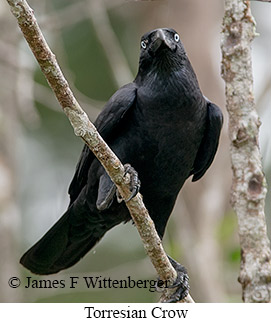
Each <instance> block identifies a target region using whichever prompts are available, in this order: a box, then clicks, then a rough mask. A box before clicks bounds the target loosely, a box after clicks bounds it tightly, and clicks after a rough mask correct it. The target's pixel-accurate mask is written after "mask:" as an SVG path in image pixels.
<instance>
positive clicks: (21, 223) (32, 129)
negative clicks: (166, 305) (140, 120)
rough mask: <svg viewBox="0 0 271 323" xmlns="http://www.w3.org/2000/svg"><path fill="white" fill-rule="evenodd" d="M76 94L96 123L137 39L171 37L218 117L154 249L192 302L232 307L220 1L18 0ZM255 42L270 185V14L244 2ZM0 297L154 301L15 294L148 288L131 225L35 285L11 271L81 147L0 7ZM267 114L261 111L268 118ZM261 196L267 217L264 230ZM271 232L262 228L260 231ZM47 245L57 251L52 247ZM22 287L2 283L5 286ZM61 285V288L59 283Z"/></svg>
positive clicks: (44, 222) (56, 199) (134, 61)
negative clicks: (105, 281)
mask: <svg viewBox="0 0 271 323" xmlns="http://www.w3.org/2000/svg"><path fill="white" fill-rule="evenodd" d="M29 4H30V5H31V6H32V7H33V8H34V10H35V14H36V17H37V19H38V22H39V24H40V26H41V29H42V31H43V33H44V34H45V37H46V39H47V41H48V42H49V45H50V47H51V49H52V50H53V52H54V53H55V54H56V57H57V59H58V62H59V64H60V66H61V68H62V70H63V72H64V74H65V76H66V77H67V79H68V81H69V83H70V86H71V88H72V89H73V91H74V93H75V96H76V97H77V99H78V100H79V102H80V103H81V105H82V107H83V108H84V109H85V111H86V112H87V113H88V115H89V117H90V119H91V120H93V121H94V120H95V118H96V116H97V115H98V113H99V111H100V110H101V109H102V107H103V105H104V103H105V102H106V101H107V100H108V99H109V97H110V96H111V95H112V94H113V93H114V92H115V91H116V90H117V89H118V88H119V87H120V86H121V85H123V84H125V83H128V82H130V81H131V80H133V78H134V77H135V75H136V72H137V66H138V59H139V47H140V37H141V36H142V34H144V33H145V32H147V31H149V30H151V29H154V28H158V27H172V28H174V29H176V30H177V31H178V32H179V34H180V37H181V39H182V41H183V43H184V45H185V48H186V50H187V53H188V56H189V57H190V60H191V62H192V65H193V66H194V69H195V71H196V74H197V76H198V79H199V83H200V86H201V88H202V91H203V92H204V94H205V95H206V96H207V97H209V98H210V99H211V100H212V101H214V102H216V103H217V104H218V105H219V106H220V107H221V108H222V109H223V113H224V116H225V124H224V128H223V133H222V138H221V143H220V146H219V151H218V154H217V156H216V159H215V162H214V163H213V165H212V167H211V169H210V170H209V171H208V172H207V174H206V175H205V176H204V178H203V179H202V180H200V181H199V182H197V183H193V184H191V182H190V180H188V181H187V183H186V185H185V187H184V188H183V190H182V192H181V193H180V195H179V198H178V200H177V203H176V207H175V209H174V212H173V215H172V216H171V219H170V221H169V224H168V228H167V232H166V235H165V238H164V246H165V249H166V251H167V253H168V254H170V255H171V256H172V257H173V258H175V259H176V260H178V261H179V262H181V263H182V264H183V265H185V266H186V267H187V269H188V272H189V274H190V283H191V295H192V296H193V298H194V299H195V301H197V302H239V301H241V288H240V285H239V284H238V282H237V278H238V273H239V260H240V250H239V244H238V231H237V220H236V216H235V214H234V212H233V211H232V209H231V208H230V206H229V199H230V185H231V168H230V159H229V143H228V136H227V115H226V112H225V107H224V84H223V81H222V80H221V77H220V59H221V58H220V55H221V54H220V31H221V22H222V17H223V1H217V0H206V1H201V0H193V1H189V0H180V1H177V0H176V1H174V0H169V1H124V0H107V1H106V0H79V1H78V0H77V1H75V0H65V1H64V0H61V1H60V0H47V1H37V0H32V1H29ZM252 11H253V14H254V16H255V18H256V21H257V30H258V32H259V33H260V36H259V37H257V39H255V41H254V42H253V68H254V81H255V96H256V102H257V107H258V112H259V114H260V116H261V120H262V127H261V137H260V143H261V149H262V154H263V162H264V169H265V173H266V177H267V180H268V182H270V176H271V145H270V139H269V138H270V136H271V128H270V118H271V109H270V102H271V100H270V99H271V89H270V88H271V87H270V85H271V73H270V72H271V61H270V56H271V42H270V31H271V21H270V16H271V6H270V5H268V4H264V3H252ZM0 28H1V34H0V75H1V77H0V300H1V301H2V302H153V301H157V300H158V296H159V295H158V294H157V293H152V292H149V290H148V289H139V288H134V289H94V290H90V289H89V290H88V289H87V288H86V287H85V286H84V284H79V285H78V286H76V288H74V289H70V288H69V287H66V288H63V289H60V288H57V289H54V288H47V289H37V288H24V284H25V283H26V277H28V276H31V277H32V278H33V279H50V280H54V279H56V280H62V279H64V280H65V281H66V282H68V281H69V277H70V276H78V277H80V278H82V277H83V276H102V278H104V277H105V278H107V277H110V278H111V279H126V278H127V277H128V276H131V278H132V279H135V280H138V279H143V280H144V279H156V276H155V272H154V270H153V267H152V265H151V263H150V261H149V259H148V258H147V257H146V255H145V252H144V250H143V247H142V244H141V241H140V238H139V236H138V233H137V231H136V229H135V228H134V227H133V225H132V224H131V223H128V224H125V225H120V226H118V227H116V228H114V229H113V230H111V231H110V232H109V233H108V234H107V235H106V236H105V237H104V238H103V240H102V241H101V242H100V243H99V244H98V245H97V246H96V247H95V248H94V250H92V251H91V252H90V253H89V254H88V255H87V256H86V257H84V258H83V260H82V261H80V262H79V263H78V264H76V265H75V266H73V267H72V268H70V269H68V270H65V271H63V272H61V273H59V274H56V275H53V276H48V277H46V276H45V277H38V276H35V275H32V274H31V273H30V272H28V271H27V270H25V269H24V268H22V266H20V265H19V263H18V261H19V258H20V256H21V255H22V253H23V252H24V251H25V250H26V249H27V248H29V247H30V246H31V245H32V244H33V243H34V242H35V241H37V240H38V239H39V238H40V237H41V236H42V235H43V233H45V232H46V231H47V229H48V228H49V227H51V225H52V224H53V223H54V222H55V221H56V220H57V219H58V218H59V217H60V216H61V215H62V214H63V213H64V211H65V209H66V207H67V204H68V194H67V188H68V185H69V182H70V180H71V178H72V176H73V173H74V169H75V165H76V163H77V161H78V157H79V154H80V151H81V149H82V147H83V143H82V142H81V141H80V139H78V138H77V137H76V136H75V135H74V133H73V130H72V127H71V126H70V124H69V122H68V120H67V118H66V116H65V115H64V114H63V112H62V111H61V108H60V107H59V106H58V104H57V102H56V100H55V98H54V96H53V94H52V92H51V91H50V89H49V88H48V86H47V84H46V81H45V79H44V77H43V75H42V73H41V72H40V70H39V68H38V66H37V63H36V62H35V60H34V58H33V55H32V54H31V53H30V50H29V49H28V47H27V45H26V43H25V41H24V39H23V38H22V35H21V33H20V31H19V30H18V28H17V25H16V21H15V19H14V18H13V16H12V15H11V13H10V12H9V8H8V5H7V4H6V3H5V2H1V4H0ZM268 108H269V109H268ZM270 213H271V204H270V191H269V193H268V197H267V203H266V217H267V222H268V226H269V227H268V228H269V230H270ZM269 232H270V231H269ZM56 247H57V246H56ZM13 276H16V277H20V279H21V281H22V286H21V287H19V288H17V289H12V288H10V287H9V286H8V279H9V278H10V277H13ZM67 285H68V283H67Z"/></svg>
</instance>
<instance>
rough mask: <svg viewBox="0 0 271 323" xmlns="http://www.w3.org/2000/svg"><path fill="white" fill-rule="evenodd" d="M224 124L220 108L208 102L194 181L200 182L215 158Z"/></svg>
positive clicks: (193, 172)
mask: <svg viewBox="0 0 271 323" xmlns="http://www.w3.org/2000/svg"><path fill="white" fill-rule="evenodd" d="M222 124H223V115H222V112H221V110H220V109H219V107H218V106H216V105H215V104H214V103H212V102H210V101H209V100H207V120H206V129H205V134H204V137H203V139H202V141H201V144H200V147H199V150H198V152H197V156H196V159H195V161H194V165H193V170H192V172H191V175H192V174H193V175H194V176H193V178H192V181H193V182H195V181H197V180H199V179H200V178H201V177H202V176H203V175H204V174H205V172H206V171H207V169H208V168H209V166H210V165H211V164H212V161H213V159H214V157H215V154H216V150H217V146H218V141H219V136H220V131H221V128H222Z"/></svg>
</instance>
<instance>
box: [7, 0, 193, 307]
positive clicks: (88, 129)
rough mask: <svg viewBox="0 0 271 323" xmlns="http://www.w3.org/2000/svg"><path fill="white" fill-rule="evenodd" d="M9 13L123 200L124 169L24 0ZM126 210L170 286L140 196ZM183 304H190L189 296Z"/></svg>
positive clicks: (171, 273) (13, 2) (168, 269)
mask: <svg viewBox="0 0 271 323" xmlns="http://www.w3.org/2000/svg"><path fill="white" fill-rule="evenodd" d="M7 2H8V3H9V5H10V8H11V12H12V13H13V15H14V16H15V18H16V19H17V22H18V24H19V27H20V28H21V31H22V33H23V35H24V37H25V39H26V41H27V42H28V45H29V47H30V48H31V50H32V52H33V54H34V56H35V57H36V59H37V61H38V63H39V65H40V68H41V70H42V72H43V73H44V75H45V77H46V79H47V81H48V83H49V85H50V86H51V88H52V90H53V91H54V93H55V95H56V97H57V99H58V101H59V103H60V105H61V107H62V109H63V110H64V112H65V114H66V115H67V117H68V118H69V120H70V122H71V124H72V126H73V128H74V132H75V135H76V136H79V137H81V138H82V139H83V140H84V142H85V143H86V144H87V145H88V147H89V148H90V149H91V150H92V152H93V153H94V155H95V156H96V157H97V159H98V160H99V161H100V162H101V164H102V165H103V167H104V168H105V170H106V171H107V173H108V174H109V176H110V177H111V179H112V181H113V182H114V183H115V184H116V186H117V188H118V190H119V192H120V193H121V195H122V197H123V198H124V199H127V198H128V197H129V195H130V191H129V186H128V184H127V183H126V179H125V175H124V167H123V165H122V164H121V162H120V160H119V159H118V158H117V156H116V155H115V154H114V153H113V152H112V151H111V149H110V148H109V147H108V145H107V144H106V143H105V142H104V140H103V139H102V137H101V136H100V135H99V133H98V132H97V130H96V128H95V127H94V125H93V124H92V123H91V122H90V121H89V119H88V117H87V115H86V113H85V112H84V111H83V110H82V108H81V107H80V105H79V103H78V102H77V100H76V99H75V97H74V95H73V93H72V91H71V89H70V87H69V85H68V82H67V80H66V79H65V77H64V75H63V73H62V71H61V69H60V67H59V65H58V63H57V60H56V57H55V55H54V54H53V53H52V51H51V50H50V48H49V46H48V44H47V42H46V40H45V38H44V36H43V34H42V32H41V30H40V28H39V26H38V24H37V21H36V18H35V16H34V14H33V10H32V9H31V8H30V7H29V5H28V3H27V2H26V1H25V0H7ZM126 204H127V208H128V209H129V211H130V214H131V216H132V219H133V220H134V223H135V224H136V227H137V229H138V231H139V234H140V236H141V239H142V241H143V245H144V248H145V250H146V252H147V254H148V256H149V257H150V259H151V261H152V264H153V266H154V267H155V269H156V271H157V273H158V276H159V278H160V279H161V280H163V281H169V282H170V283H173V282H174V281H175V280H176V277H177V274H176V271H175V270H174V268H173V267H172V265H171V263H170V262H169V260H168V257H167V255H166V253H165V251H164V249H163V247H162V243H161V240H160V238H159V236H158V234H157V232H156V230H155V226H154V223H153V221H152V220H151V218H150V216H149V214H148V211H147V210H146V208H145V206H144V204H143V200H142V197H141V195H140V194H137V196H136V197H135V198H133V199H132V200H131V201H129V202H128V203H126ZM174 291H175V290H174V289H165V291H164V292H163V294H162V301H166V300H167V299H169V298H170V295H171V294H173V293H174ZM185 301H186V302H193V300H192V298H191V296H190V295H188V296H187V297H186V299H185Z"/></svg>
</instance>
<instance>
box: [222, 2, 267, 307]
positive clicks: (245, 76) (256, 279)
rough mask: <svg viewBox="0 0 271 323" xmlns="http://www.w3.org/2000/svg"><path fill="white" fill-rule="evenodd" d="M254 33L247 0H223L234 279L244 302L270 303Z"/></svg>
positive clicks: (223, 42)
mask: <svg viewBox="0 0 271 323" xmlns="http://www.w3.org/2000/svg"><path fill="white" fill-rule="evenodd" d="M255 35H256V33H255V21H254V19H253V17H252V15H251V12H250V4H249V1H244V0H225V16H224V22H223V31H222V43H221V48H222V55H223V59H222V76H223V78H224V80H225V84H226V107H227V110H228V113H229V133H230V140H231V162H232V169H233V183H232V198H231V202H232V205H233V208H234V210H235V211H236V213H237V217H238V226H239V237H240V245H241V269H240V276H239V282H240V283H241V285H242V289H243V300H244V301H245V302H270V301H271V251H270V241H269V239H268V236H267V230H266V222H265V214H264V204H265V196H266V191H267V188H266V180H265V177H264V174H263V170H262V164H261V155H260V151H259V143H258V136H259V126H260V120H259V117H258V115H257V112H256V107H255V102H254V95H253V76H252V66H251V42H252V40H253V38H254V37H255Z"/></svg>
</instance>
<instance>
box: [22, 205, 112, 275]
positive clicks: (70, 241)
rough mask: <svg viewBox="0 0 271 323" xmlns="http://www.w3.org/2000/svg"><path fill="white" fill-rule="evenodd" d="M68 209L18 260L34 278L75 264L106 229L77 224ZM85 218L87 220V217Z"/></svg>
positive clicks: (71, 210) (92, 225) (71, 209)
mask: <svg viewBox="0 0 271 323" xmlns="http://www.w3.org/2000/svg"><path fill="white" fill-rule="evenodd" d="M73 212H74V210H73V208H72V207H70V208H69V209H68V210H67V211H66V213H65V214H64V215H63V216H62V217H61V218H60V219H59V220H58V222H57V223H56V224H55V225H54V226H53V227H52V228H51V229H50V230H49V231H48V232H47V233H46V234H45V235H44V236H43V237H42V238H41V239H40V240H39V241H38V242H37V243H36V244H35V245H34V246H33V247H31V248H30V249H29V250H28V251H27V252H26V253H25V254H24V255H23V256H22V258H21V259H20V263H21V264H22V265H23V266H25V267H26V268H28V269H29V270H30V271H32V272H33V273H35V274H39V275H49V274H53V273H57V272H58V271H60V270H62V269H65V268H68V267H71V266H72V265H74V264H75V263H77V262H78V261H79V260H80V259H81V258H82V257H83V256H84V255H85V254H86V253H87V252H88V251H89V250H90V249H91V248H92V247H94V246H95V244H96V243H97V242H98V241H99V240H100V239H101V238H102V236H103V235H104V234H105V233H106V231H107V230H108V229H109V228H108V229H104V230H101V229H100V228H99V229H98V228H96V226H95V222H93V223H92V224H91V225H90V224H89V223H88V225H87V224H86V223H85V225H84V224H80V225H79V224H78V223H74V222H75V220H74V219H75V218H76V217H75V216H73V215H74V214H73ZM88 216H91V215H90V214H88Z"/></svg>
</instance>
